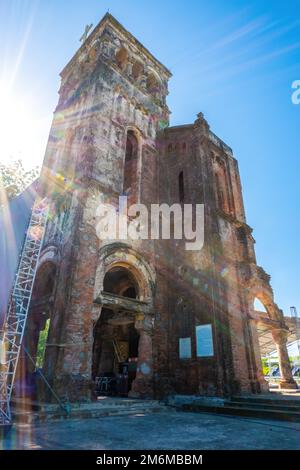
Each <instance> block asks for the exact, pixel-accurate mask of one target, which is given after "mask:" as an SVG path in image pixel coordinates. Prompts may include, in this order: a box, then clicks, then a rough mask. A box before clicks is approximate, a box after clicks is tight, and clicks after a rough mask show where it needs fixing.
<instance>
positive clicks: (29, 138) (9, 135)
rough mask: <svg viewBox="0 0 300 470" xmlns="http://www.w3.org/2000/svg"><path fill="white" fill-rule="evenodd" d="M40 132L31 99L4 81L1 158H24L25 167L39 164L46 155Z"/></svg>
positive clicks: (1, 90) (0, 105)
mask: <svg viewBox="0 0 300 470" xmlns="http://www.w3.org/2000/svg"><path fill="white" fill-rule="evenodd" d="M40 131H41V122H40V121H39V120H38V119H36V118H35V116H34V115H33V111H32V106H31V105H30V100H29V99H28V98H27V97H26V96H21V95H20V94H18V93H16V92H14V91H13V90H12V89H11V88H10V86H9V84H8V83H5V82H3V81H0V135H1V139H0V161H1V162H3V163H5V162H8V161H9V160H10V159H19V158H20V159H21V160H22V162H23V164H24V166H25V167H32V166H35V165H37V164H39V163H40V162H41V161H42V158H43V155H42V148H41V136H40Z"/></svg>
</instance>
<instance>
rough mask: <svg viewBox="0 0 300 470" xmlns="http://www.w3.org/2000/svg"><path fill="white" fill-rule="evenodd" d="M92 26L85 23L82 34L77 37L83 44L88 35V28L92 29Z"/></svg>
mask: <svg viewBox="0 0 300 470" xmlns="http://www.w3.org/2000/svg"><path fill="white" fill-rule="evenodd" d="M92 27H93V24H92V23H91V24H87V25H86V27H85V30H84V33H83V35H82V36H81V38H80V39H79V41H80V42H81V43H82V44H83V43H84V41H85V40H86V38H87V37H88V34H89V32H90V30H91V29H92Z"/></svg>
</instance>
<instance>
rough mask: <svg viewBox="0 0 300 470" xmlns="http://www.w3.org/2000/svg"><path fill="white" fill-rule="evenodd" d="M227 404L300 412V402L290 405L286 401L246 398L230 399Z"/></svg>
mask: <svg viewBox="0 0 300 470" xmlns="http://www.w3.org/2000/svg"><path fill="white" fill-rule="evenodd" d="M225 406H236V407H240V408H255V409H257V410H259V409H268V410H274V409H275V410H281V411H290V412H299V413H300V403H299V404H298V406H296V405H290V404H285V403H284V402H283V403H282V402H281V403H270V402H263V403H259V402H258V401H255V402H253V401H251V400H245V401H238V400H230V401H225Z"/></svg>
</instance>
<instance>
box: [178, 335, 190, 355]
mask: <svg viewBox="0 0 300 470" xmlns="http://www.w3.org/2000/svg"><path fill="white" fill-rule="evenodd" d="M179 357H180V359H191V357H192V348H191V338H179Z"/></svg>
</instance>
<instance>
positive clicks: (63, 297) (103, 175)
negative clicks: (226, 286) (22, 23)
mask: <svg viewBox="0 0 300 470" xmlns="http://www.w3.org/2000/svg"><path fill="white" fill-rule="evenodd" d="M170 76H171V74H170V72H169V71H168V69H167V68H166V67H165V66H164V65H162V64H161V63H160V62H159V61H158V60H157V59H156V58H155V57H154V56H153V55H152V54H151V53H150V52H149V51H148V50H147V49H146V48H145V47H144V46H143V45H142V44H140V43H139V42H138V41H137V40H136V39H135V38H134V37H133V36H132V35H131V34H130V33H129V32H128V31H126V30H125V29H124V28H123V26H122V25H121V24H120V23H118V21H117V20H116V19H115V18H113V17H112V16H111V15H110V14H106V15H105V16H104V18H103V19H102V20H101V21H100V23H99V24H98V25H97V26H96V28H95V29H94V30H93V31H92V32H91V34H90V35H89V36H88V37H87V38H86V39H85V41H84V42H83V44H82V45H81V47H80V49H79V50H78V51H77V52H76V54H75V55H74V57H73V58H72V59H71V60H70V62H69V63H68V64H67V65H66V67H65V68H64V69H63V71H62V72H61V87H60V90H59V102H58V105H57V107H56V110H55V113H54V119H53V123H52V127H51V130H50V136H49V141H48V146H47V149H46V155H45V159H44V164H43V168H42V176H41V191H42V192H43V194H45V195H47V196H48V198H49V200H50V201H52V203H53V204H52V211H51V218H50V220H49V222H48V225H47V230H46V236H45V249H46V250H47V253H48V257H50V258H51V260H52V262H55V265H56V279H55V286H56V288H55V292H54V293H53V300H52V308H51V311H52V313H51V319H50V329H49V336H48V343H49V344H51V347H47V349H46V355H45V364H44V372H45V373H46V375H47V377H48V380H49V381H50V382H51V383H52V385H53V387H54V389H55V390H56V391H57V393H58V394H59V395H60V396H62V397H64V396H66V399H71V400H81V399H86V398H87V397H88V396H89V393H90V390H91V379H92V370H101V367H102V366H101V367H100V369H99V367H98V364H97V357H96V356H97V354H98V352H97V351H98V350H99V355H100V356H101V354H102V353H101V347H100V348H99V347H98V343H99V341H98V343H97V346H96V348H95V343H96V339H95V338H96V336H95V335H97V331H98V330H99V328H98V327H99V319H100V316H101V312H102V313H103V311H105V312H104V313H105V315H108V317H109V315H110V311H111V304H112V303H113V302H114V295H116V294H115V290H113V293H109V294H107V295H106V297H105V296H104V297H105V298H104V300H103V298H102V304H101V305H99V303H98V305H97V304H96V303H95V299H97V298H99V296H100V295H102V294H101V292H102V291H105V286H104V284H103V282H102V281H103V279H102V278H101V276H102V277H103V278H104V277H105V273H106V271H107V270H109V267H108V265H106V264H105V263H106V262H107V259H113V261H111V264H112V266H111V269H112V270H113V272H114V273H115V270H120V272H121V271H122V273H124V269H125V270H126V269H127V271H128V272H127V274H126V275H125V274H124V276H123V277H124V279H125V278H126V279H127V278H128V279H129V278H130V279H131V277H132V278H134V281H132V282H133V283H134V285H136V290H135V292H136V295H137V299H134V301H133V300H126V301H122V300H120V299H119V300H118V302H119V303H121V304H122V305H123V304H124V302H125V303H126V309H125V313H126V312H127V313H126V315H127V317H126V318H127V320H128V318H129V320H128V321H130V322H131V323H130V325H129V326H130V328H131V329H132V327H133V326H134V327H135V330H136V332H137V333H138V336H139V338H140V346H139V357H140V361H141V364H142V366H143V370H144V371H145V370H146V371H149V372H147V374H146V375H147V376H143V373H142V372H141V370H142V369H141V368H140V369H139V367H140V365H139V363H138V372H137V379H136V382H135V384H134V385H133V386H132V390H134V392H135V393H136V394H137V395H138V394H139V390H143V394H144V395H149V394H150V395H151V393H152V392H151V387H152V385H151V380H152V379H151V377H152V373H153V370H152V363H151V362H152V353H151V348H152V338H151V334H152V333H151V328H152V326H151V325H152V323H151V318H152V316H151V315H153V292H152V290H153V286H154V280H153V275H152V274H153V273H152V268H150V266H153V265H154V261H155V252H154V246H153V243H152V244H151V241H150V242H149V241H148V240H145V241H144V240H142V241H141V240H139V241H137V242H134V241H133V242H132V243H130V244H129V243H128V241H126V242H125V241H123V242H120V241H119V240H115V243H113V241H110V242H107V241H105V240H101V239H99V237H98V236H97V232H96V227H97V207H98V206H99V203H101V202H105V203H108V204H110V205H114V206H116V207H117V206H118V203H119V197H120V196H121V195H125V196H127V198H128V204H133V203H143V204H145V205H148V204H152V203H155V202H157V201H158V186H157V182H158V177H157V174H158V166H159V165H158V151H157V139H156V137H157V134H158V132H159V131H160V130H162V129H164V128H165V127H167V126H168V122H169V110H168V107H167V105H166V96H167V94H168V79H169V78H170ZM137 253H138V255H137ZM141 258H142V259H143V262H141ZM99 272H100V274H99ZM133 272H134V273H135V274H134V275H133V274H132V273H133ZM130 273H131V274H130ZM118 275H119V274H117V275H116V276H117V277H118ZM120 275H121V274H120ZM126 276H127V277H126ZM100 278H101V279H102V281H101V282H100V283H99V279H100ZM122 279H123V278H122ZM114 287H115V288H116V286H114ZM127 290H128V289H127ZM120 292H123V291H122V290H121V291H120ZM145 292H147V294H145ZM117 295H119V296H120V295H122V294H119V291H118V292H117ZM140 299H142V300H140ZM139 301H140V303H138V302H139ZM103 302H106V304H105V303H103ZM107 303H108V305H107ZM137 306H138V308H137ZM123 307H124V305H123ZM123 307H122V308H121V307H120V306H119V307H118V308H117V307H116V308H117V311H116V308H115V310H114V321H122V322H123V323H124V321H125V320H124V318H121V320H116V318H119V317H122V315H123V313H124V308H123ZM108 308H109V309H110V311H109V312H107V309H108ZM141 310H143V311H144V313H143V314H141ZM103 318H104V316H103V315H102V321H103ZM127 320H126V321H127ZM117 327H118V325H117ZM107 328H108V331H113V330H114V329H113V328H112V327H108V326H107ZM118 328H119V330H120V331H121V330H122V327H121V326H120V327H118ZM130 328H129V329H130ZM100 330H101V331H100ZM100 330H99V331H100V333H101V332H102V331H103V328H100ZM114 331H115V330H114ZM128 331H129V330H128ZM101 334H102V333H101ZM112 341H113V338H112ZM99 344H101V342H100V343H99ZM103 348H104V349H103ZM103 348H102V349H103V350H105V348H106V349H107V350H110V348H111V345H106V346H105V345H104V346H103ZM103 354H104V353H103ZM113 354H114V351H113V350H111V355H113ZM100 356H99V357H100ZM145 358H146V359H145ZM147 358H149V362H147V361H148V359H147ZM95 361H96V362H95ZM103 364H105V362H104V363H103ZM106 364H107V362H106ZM139 371H140V372H139Z"/></svg>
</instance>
